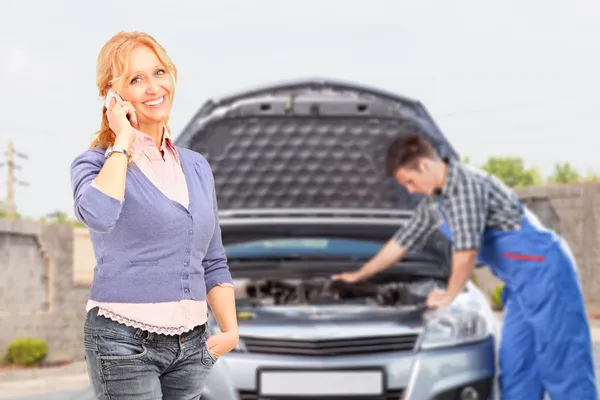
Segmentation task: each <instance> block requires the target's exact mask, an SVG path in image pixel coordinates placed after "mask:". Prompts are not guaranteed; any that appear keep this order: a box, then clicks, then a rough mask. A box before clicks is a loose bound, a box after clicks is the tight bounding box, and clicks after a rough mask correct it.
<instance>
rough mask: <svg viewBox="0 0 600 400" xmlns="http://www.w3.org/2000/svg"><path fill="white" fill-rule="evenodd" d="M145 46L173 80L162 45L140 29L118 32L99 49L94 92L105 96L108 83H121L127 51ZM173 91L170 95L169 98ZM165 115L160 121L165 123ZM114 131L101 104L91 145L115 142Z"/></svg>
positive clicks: (174, 75) (174, 71)
mask: <svg viewBox="0 0 600 400" xmlns="http://www.w3.org/2000/svg"><path fill="white" fill-rule="evenodd" d="M140 45H142V46H147V47H149V48H150V49H152V50H153V51H154V53H156V56H157V57H158V59H159V60H160V61H161V62H162V64H163V65H164V66H165V69H166V70H167V71H168V72H169V73H170V74H171V76H172V78H173V81H174V83H175V82H176V81H177V68H176V67H175V64H173V60H171V58H170V57H169V56H168V55H167V52H166V51H165V49H164V48H163V47H162V46H161V45H160V44H159V43H158V42H157V41H156V39H154V38H153V37H152V36H150V35H149V34H147V33H144V32H119V33H117V34H116V35H114V36H113V37H112V38H110V39H109V40H108V41H107V42H106V43H105V44H104V46H103V47H102V49H101V50H100V53H99V54H98V61H97V64H96V86H97V87H98V94H99V95H100V96H101V97H102V98H105V97H106V95H107V93H108V90H109V89H110V88H111V87H121V86H122V84H123V78H124V77H125V75H126V74H127V69H128V64H129V53H130V52H131V50H133V49H134V48H135V47H137V46H140ZM173 94H174V93H173ZM173 94H172V97H171V98H173ZM167 122H168V117H167V119H166V120H165V121H164V123H165V126H166V128H167V130H168V131H169V132H171V131H170V129H169V127H168V125H167ZM115 137H116V135H115V133H114V132H113V131H112V130H111V129H110V127H109V126H108V118H107V117H106V107H105V106H102V122H101V125H100V130H99V131H98V132H96V137H95V139H94V140H93V141H92V144H91V147H97V146H99V147H101V148H103V149H106V148H108V147H109V146H112V145H113V144H114V143H115Z"/></svg>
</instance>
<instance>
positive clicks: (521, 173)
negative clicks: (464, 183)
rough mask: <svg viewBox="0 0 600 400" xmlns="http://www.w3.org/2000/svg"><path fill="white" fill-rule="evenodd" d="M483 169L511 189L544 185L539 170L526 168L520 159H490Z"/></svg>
mask: <svg viewBox="0 0 600 400" xmlns="http://www.w3.org/2000/svg"><path fill="white" fill-rule="evenodd" d="M482 169H483V170H485V171H487V172H489V173H490V174H492V175H495V176H496V177H497V178H498V179H500V180H502V181H503V182H504V183H505V184H506V185H507V186H509V187H511V188H514V187H524V186H531V185H539V184H541V183H542V178H541V175H540V172H539V171H538V169H537V168H526V167H525V163H524V162H523V160H522V159H521V158H520V157H490V158H489V159H488V161H487V162H486V163H485V164H484V165H483V166H482Z"/></svg>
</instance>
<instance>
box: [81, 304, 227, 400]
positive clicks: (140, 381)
mask: <svg viewBox="0 0 600 400" xmlns="http://www.w3.org/2000/svg"><path fill="white" fill-rule="evenodd" d="M97 314H98V309H97V308H93V309H92V310H90V311H89V312H88V314H87V317H86V321H85V327H84V343H85V354H86V357H85V358H86V362H87V369H88V375H89V377H90V382H91V384H92V388H93V390H94V393H95V395H96V397H95V398H96V399H97V400H137V399H140V400H154V399H157V400H158V399H164V400H192V399H200V396H201V394H202V389H203V387H204V382H205V381H206V377H207V376H208V374H209V372H210V371H211V369H212V367H213V365H214V364H215V362H216V359H215V357H214V356H213V355H212V354H210V352H209V351H208V348H207V346H206V339H207V338H208V337H209V336H210V333H209V329H208V325H207V324H204V325H203V326H199V327H196V328H195V329H194V330H193V331H190V332H187V333H184V334H182V335H178V336H175V335H172V336H168V335H159V334H155V333H152V332H147V331H144V330H142V329H137V328H132V327H129V326H126V325H123V324H120V323H118V322H115V321H113V320H111V319H108V318H105V317H102V316H98V315H97Z"/></svg>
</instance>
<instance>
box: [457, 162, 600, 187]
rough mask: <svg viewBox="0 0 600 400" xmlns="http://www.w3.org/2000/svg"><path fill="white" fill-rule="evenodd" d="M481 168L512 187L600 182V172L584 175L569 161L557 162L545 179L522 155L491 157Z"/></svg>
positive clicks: (589, 172)
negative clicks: (529, 165)
mask: <svg viewBox="0 0 600 400" xmlns="http://www.w3.org/2000/svg"><path fill="white" fill-rule="evenodd" d="M461 162H462V163H463V164H469V163H470V162H471V159H470V158H469V157H468V156H463V158H462V159H461ZM481 168H482V169H483V170H485V171H487V172H489V173H490V174H492V175H494V176H496V177H497V178H498V179H500V180H501V181H503V182H504V183H505V184H506V185H507V186H509V187H511V188H517V187H525V186H532V185H543V184H545V183H549V184H567V183H578V182H600V174H597V173H596V172H595V171H591V170H590V171H588V172H587V173H586V174H585V175H582V174H581V173H579V171H577V170H576V169H575V168H574V167H573V166H572V165H571V164H570V163H568V162H557V163H556V164H555V165H554V173H553V174H552V175H551V176H549V177H548V178H547V179H545V180H544V179H542V176H541V174H540V172H539V170H538V169H537V168H534V167H529V168H528V167H526V166H525V162H524V161H523V159H521V158H520V157H490V158H489V159H488V160H487V162H486V163H485V164H483V165H482V166H481Z"/></svg>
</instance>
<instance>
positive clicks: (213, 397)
mask: <svg viewBox="0 0 600 400" xmlns="http://www.w3.org/2000/svg"><path fill="white" fill-rule="evenodd" d="M265 367H267V368H270V369H274V368H275V369H276V368H281V369H290V368H293V369H308V370H311V371H315V370H317V371H318V370H332V369H336V368H337V369H348V368H352V369H360V368H361V367H365V368H373V367H375V368H383V369H384V371H385V377H384V381H385V394H384V395H383V396H379V397H377V396H376V397H362V398H356V400H400V399H405V400H460V392H461V391H462V390H463V389H464V388H465V387H472V388H474V389H475V390H478V391H479V397H478V398H479V399H482V400H483V399H492V398H493V396H492V392H493V390H494V388H493V382H494V378H495V373H496V357H495V342H494V337H493V336H490V337H488V338H487V339H485V340H483V341H480V342H476V343H471V344H467V345H463V346H456V347H451V348H444V349H435V350H428V351H419V352H397V353H383V354H369V355H361V356H344V357H292V356H277V355H262V354H260V355H259V354H248V353H230V354H228V355H226V356H224V357H222V358H221V359H220V360H219V361H218V362H217V363H216V364H215V366H214V369H213V371H212V372H211V374H210V376H209V377H208V380H207V383H206V387H205V392H204V394H203V396H202V398H203V399H206V400H279V399H290V397H285V398H284V397H281V398H277V397H271V396H269V397H262V396H260V394H259V393H258V384H257V382H258V371H259V370H260V369H261V368H265ZM312 398H313V399H316V398H318V399H336V400H337V399H340V397H322V396H318V397H312ZM343 398H344V399H349V398H348V396H343ZM294 399H311V397H303V396H302V394H301V393H298V397H294ZM352 400H354V399H352Z"/></svg>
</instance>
